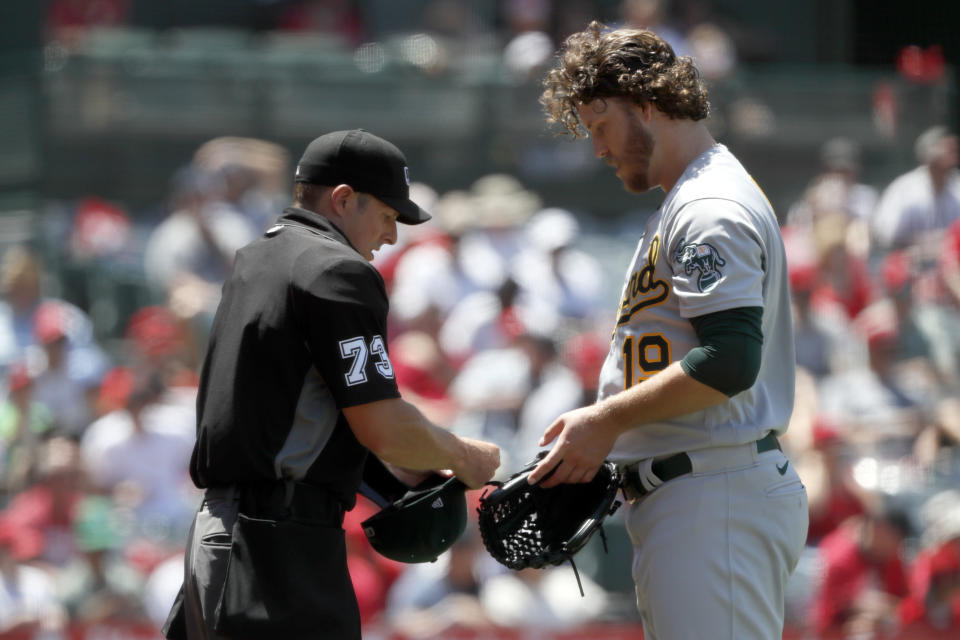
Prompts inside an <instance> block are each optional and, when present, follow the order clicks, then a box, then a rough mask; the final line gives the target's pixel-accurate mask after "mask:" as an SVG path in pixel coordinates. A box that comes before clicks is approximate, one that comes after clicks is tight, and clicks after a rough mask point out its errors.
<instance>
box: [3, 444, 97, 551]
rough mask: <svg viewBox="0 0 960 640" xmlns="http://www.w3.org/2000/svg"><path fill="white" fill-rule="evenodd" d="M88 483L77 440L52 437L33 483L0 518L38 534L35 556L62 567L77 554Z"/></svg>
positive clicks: (46, 445)
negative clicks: (78, 522)
mask: <svg viewBox="0 0 960 640" xmlns="http://www.w3.org/2000/svg"><path fill="white" fill-rule="evenodd" d="M85 485H86V482H85V476H84V472H83V468H82V466H81V464H80V457H79V455H78V450H77V444H76V442H74V441H73V440H71V439H69V438H65V437H62V436H57V437H53V438H50V439H49V440H46V441H45V442H44V443H43V447H42V449H41V452H40V457H39V461H38V463H37V467H36V470H35V477H34V479H33V483H32V484H31V486H29V487H28V488H27V489H25V490H23V491H21V492H20V493H18V494H17V495H16V496H14V497H13V499H12V500H11V501H10V503H9V505H8V506H7V508H6V509H5V510H4V511H3V512H2V515H0V520H3V521H4V522H6V523H8V524H10V525H11V526H13V527H15V528H18V529H22V530H24V531H30V532H32V533H33V534H34V535H36V536H37V539H38V540H39V541H40V544H39V548H38V553H37V554H36V555H35V556H34V557H32V558H31V559H32V560H34V561H36V562H38V563H42V564H44V565H47V566H50V567H53V568H62V567H64V566H66V565H67V564H69V563H70V562H71V561H73V560H74V559H75V558H76V555H77V548H76V540H75V539H74V536H73V526H74V523H75V521H76V516H77V505H78V504H79V503H80V501H81V500H82V499H83V498H84V496H85V495H86V493H85V492H86V486H85Z"/></svg>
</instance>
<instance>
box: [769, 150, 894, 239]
mask: <svg viewBox="0 0 960 640" xmlns="http://www.w3.org/2000/svg"><path fill="white" fill-rule="evenodd" d="M861 166H862V162H861V149H860V145H859V143H857V142H856V141H855V140H852V139H850V138H845V137H837V138H831V139H829V140H827V141H826V142H824V143H823V145H822V146H821V147H820V167H821V172H820V173H819V174H818V175H817V176H816V177H815V178H813V180H811V182H810V184H809V186H808V187H807V189H806V191H805V192H804V194H803V198H801V199H800V201H799V202H797V203H795V204H794V205H793V206H792V207H790V210H789V211H788V212H787V224H789V225H795V224H799V225H803V226H807V227H809V226H811V225H812V224H813V222H814V220H815V219H816V218H818V217H820V216H821V215H823V214H829V213H831V212H841V213H842V214H843V215H844V216H845V217H846V219H847V221H848V222H851V223H853V222H862V223H863V224H864V225H865V224H866V223H867V220H868V219H869V217H870V215H871V214H872V213H873V210H874V208H875V207H876V204H877V199H878V195H879V194H878V192H877V190H876V189H875V188H874V187H871V186H870V185H867V184H863V183H860V182H858V179H859V176H860V170H861Z"/></svg>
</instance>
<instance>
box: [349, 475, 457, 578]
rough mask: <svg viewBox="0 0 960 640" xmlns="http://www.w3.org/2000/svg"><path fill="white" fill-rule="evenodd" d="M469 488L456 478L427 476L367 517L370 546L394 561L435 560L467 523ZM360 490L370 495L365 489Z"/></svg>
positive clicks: (365, 529) (365, 531) (365, 528)
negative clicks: (465, 493) (397, 498)
mask: <svg viewBox="0 0 960 640" xmlns="http://www.w3.org/2000/svg"><path fill="white" fill-rule="evenodd" d="M466 488H467V487H466V485H465V484H463V482H461V481H460V480H459V479H457V478H456V477H453V478H443V477H441V476H433V477H431V478H428V479H427V480H425V481H424V482H422V483H420V484H419V485H417V486H416V487H414V488H413V489H411V490H410V491H408V492H407V493H406V494H405V495H404V496H403V497H402V498H400V499H399V500H396V501H394V502H393V503H392V504H389V505H387V506H385V507H384V508H383V509H381V510H380V511H378V512H377V513H375V514H373V515H372V516H370V517H369V518H367V519H366V520H364V521H363V522H362V523H361V526H362V527H363V532H364V534H366V536H367V540H369V541H370V545H371V546H372V547H373V548H374V549H375V550H376V551H377V552H378V553H379V554H380V555H383V556H386V557H387V558H390V559H391V560H396V561H398V562H433V561H434V560H436V559H437V557H438V556H439V555H440V554H441V553H443V552H444V551H446V550H447V549H449V548H450V547H451V546H452V545H453V543H454V542H456V540H457V538H459V537H460V535H461V534H463V531H464V529H465V528H466V526H467V498H466V496H465V495H464V491H466ZM361 493H365V495H368V494H366V492H364V491H363V489H361ZM368 497H372V496H370V495H368Z"/></svg>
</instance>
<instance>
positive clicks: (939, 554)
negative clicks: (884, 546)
mask: <svg viewBox="0 0 960 640" xmlns="http://www.w3.org/2000/svg"><path fill="white" fill-rule="evenodd" d="M920 516H921V518H922V523H923V535H922V538H921V545H920V549H919V551H918V552H917V554H916V556H915V557H914V559H913V561H912V562H911V563H910V574H909V584H910V595H909V596H908V597H907V598H905V599H904V601H903V602H901V605H900V619H901V624H902V626H903V633H904V634H905V635H906V634H912V633H919V632H926V633H930V634H935V633H937V632H943V631H947V630H953V631H958V630H960V491H958V490H956V489H947V490H944V491H940V492H938V493H935V494H934V495H932V496H930V497H929V498H927V500H926V501H925V502H924V504H923V506H922V507H921V509H920Z"/></svg>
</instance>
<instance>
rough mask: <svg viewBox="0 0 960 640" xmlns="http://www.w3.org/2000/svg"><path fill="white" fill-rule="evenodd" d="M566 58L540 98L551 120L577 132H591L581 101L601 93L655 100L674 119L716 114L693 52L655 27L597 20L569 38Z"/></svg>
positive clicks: (563, 51)
mask: <svg viewBox="0 0 960 640" xmlns="http://www.w3.org/2000/svg"><path fill="white" fill-rule="evenodd" d="M559 58H560V63H559V65H558V66H557V67H556V68H555V69H552V70H551V71H550V72H549V73H548V74H547V77H546V78H545V79H544V81H543V94H542V95H541V96H540V103H541V104H542V105H543V106H544V109H545V110H546V112H547V122H550V123H559V124H560V125H562V126H563V127H565V128H566V131H568V132H569V133H572V134H573V135H574V136H575V137H583V136H585V135H586V132H585V131H584V129H583V126H582V124H581V122H580V117H579V116H578V115H577V106H578V105H581V104H587V103H589V102H592V101H593V100H596V99H598V98H600V99H602V98H627V99H630V100H633V101H634V102H636V103H637V104H645V103H648V102H649V103H653V105H654V106H656V107H657V109H659V110H660V111H661V112H663V113H664V114H666V115H668V116H670V117H671V118H687V119H690V120H702V119H704V118H706V117H707V115H709V113H710V103H709V101H708V100H707V89H706V87H705V86H704V84H703V81H702V80H701V78H700V72H699V71H697V68H696V67H695V66H694V64H693V60H692V59H691V58H689V57H688V56H679V57H678V56H677V55H676V54H675V53H674V52H673V49H672V48H671V47H670V45H669V44H667V43H666V42H665V41H664V40H663V39H662V38H660V37H659V36H658V35H657V34H655V33H653V32H652V31H646V30H635V29H617V30H615V31H611V30H609V29H608V28H607V27H606V26H605V25H603V24H601V23H599V22H597V21H596V20H594V21H593V22H591V23H590V24H589V25H588V26H587V28H586V29H585V30H583V31H581V32H579V33H575V34H573V35H572V36H570V37H569V38H567V40H566V42H564V45H563V49H561V51H560V55H559Z"/></svg>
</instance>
